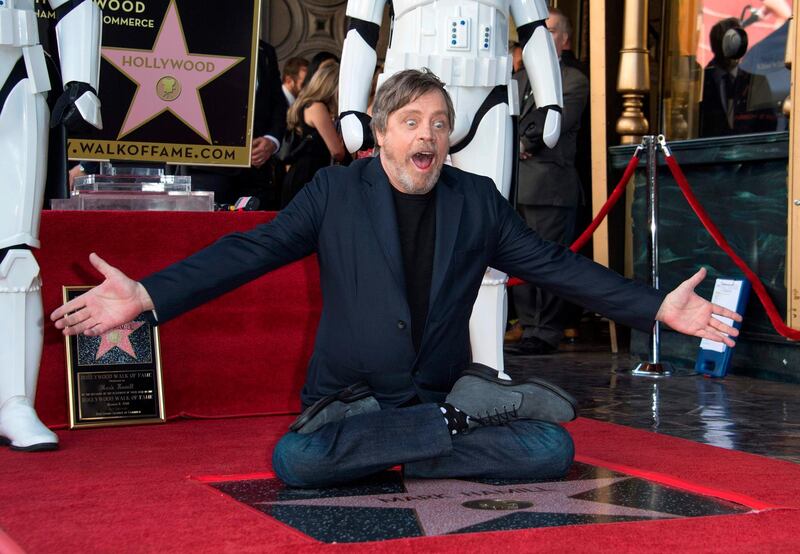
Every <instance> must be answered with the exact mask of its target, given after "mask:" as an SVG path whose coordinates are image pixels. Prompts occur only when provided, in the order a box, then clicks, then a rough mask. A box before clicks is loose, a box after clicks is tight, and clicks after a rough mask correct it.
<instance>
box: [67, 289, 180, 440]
mask: <svg viewBox="0 0 800 554" xmlns="http://www.w3.org/2000/svg"><path fill="white" fill-rule="evenodd" d="M90 288H91V287H85V286H81V287H76V286H71V287H64V301H65V302H68V301H70V300H72V299H74V298H77V297H78V296H80V295H81V294H83V293H84V292H86V291H87V290H89V289H90ZM66 347H67V384H68V399H67V402H68V404H69V421H70V428H72V429H75V428H79V427H100V426H107V425H133V424H139V423H157V422H164V421H165V415H164V414H165V412H164V391H163V386H162V377H161V356H160V351H159V343H158V330H157V329H156V328H155V327H154V326H153V325H151V324H150V323H149V322H148V321H147V320H146V319H145V318H144V317H143V316H142V315H140V316H139V317H137V318H136V319H135V320H133V321H131V322H129V323H126V324H124V325H121V326H119V327H117V328H115V329H112V330H110V331H108V332H107V333H105V334H104V335H101V336H97V337H87V336H85V335H77V336H70V337H66Z"/></svg>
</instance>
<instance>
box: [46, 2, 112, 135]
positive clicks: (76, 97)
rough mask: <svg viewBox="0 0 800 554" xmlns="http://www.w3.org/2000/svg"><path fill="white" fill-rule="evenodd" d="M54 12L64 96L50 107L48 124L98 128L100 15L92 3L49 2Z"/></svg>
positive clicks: (100, 122)
mask: <svg viewBox="0 0 800 554" xmlns="http://www.w3.org/2000/svg"><path fill="white" fill-rule="evenodd" d="M50 6H51V7H52V8H53V9H54V10H55V11H56V20H57V22H56V38H57V40H58V57H59V59H60V60H61V76H62V81H63V83H64V93H63V94H62V96H61V97H60V98H59V99H58V101H57V102H56V105H55V107H54V108H53V114H52V119H51V125H52V126H55V125H58V124H59V123H64V124H65V125H67V127H71V128H75V127H76V126H79V125H80V124H81V122H82V121H85V122H86V123H89V124H90V125H92V126H93V127H97V128H98V129H101V128H102V127H103V122H102V119H101V116H100V100H99V99H98V98H97V91H98V87H99V81H100V39H101V32H102V13H101V10H100V8H99V7H98V6H97V4H95V3H94V2H93V1H92V0H50Z"/></svg>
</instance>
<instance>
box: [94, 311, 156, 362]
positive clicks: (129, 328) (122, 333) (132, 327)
mask: <svg viewBox="0 0 800 554" xmlns="http://www.w3.org/2000/svg"><path fill="white" fill-rule="evenodd" d="M142 325H144V321H132V322H130V323H123V324H122V325H120V326H119V327H115V328H114V329H111V330H110V331H108V332H107V333H105V334H103V335H100V346H98V347H97V354H95V357H94V359H95V361H97V360H99V359H100V358H102V357H103V356H104V355H105V354H107V353H108V352H109V351H110V350H111V349H112V348H119V349H120V350H122V351H123V352H125V353H126V354H128V355H129V356H130V357H131V358H133V359H134V360H135V359H136V352H135V351H134V349H133V345H132V344H131V338H130V337H131V333H133V332H134V331H136V330H137V329H138V328H139V327H141V326H142Z"/></svg>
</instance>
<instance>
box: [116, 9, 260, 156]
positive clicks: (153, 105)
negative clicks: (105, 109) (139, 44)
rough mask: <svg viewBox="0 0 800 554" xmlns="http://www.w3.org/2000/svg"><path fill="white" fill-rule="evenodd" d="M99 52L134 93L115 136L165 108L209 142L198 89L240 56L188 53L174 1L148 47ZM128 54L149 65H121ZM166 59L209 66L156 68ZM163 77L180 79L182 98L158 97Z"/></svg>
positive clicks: (122, 134) (138, 125)
mask: <svg viewBox="0 0 800 554" xmlns="http://www.w3.org/2000/svg"><path fill="white" fill-rule="evenodd" d="M102 53H103V57H104V58H105V59H106V60H107V61H108V62H109V63H111V65H113V66H114V67H116V68H117V69H118V70H119V71H120V72H121V73H123V74H124V75H125V76H126V77H128V78H129V79H130V80H131V81H133V82H134V83H136V93H135V94H134V96H133V100H132V101H131V105H130V107H129V108H128V113H127V114H126V115H125V120H124V121H123V123H122V128H121V129H120V132H119V135H118V137H117V138H118V139H119V138H122V137H123V136H125V135H127V134H129V133H131V132H133V131H134V130H136V129H138V128H139V127H141V126H142V125H144V124H145V123H147V122H149V121H150V120H152V119H153V118H155V117H156V116H158V115H159V114H161V113H163V112H165V111H168V112H170V113H172V114H173V115H174V116H175V117H177V118H178V119H179V120H181V121H182V122H183V123H185V124H186V125H187V126H188V127H190V128H191V129H192V130H193V131H195V132H196V133H197V134H198V135H200V136H201V137H203V138H204V139H205V140H206V141H207V142H209V143H211V138H210V136H209V132H208V124H207V122H206V116H205V112H204V110H203V103H202V101H201V100H200V89H201V88H202V87H203V86H204V85H206V84H208V83H209V82H211V81H213V80H214V79H216V78H217V77H219V76H220V75H221V74H222V73H224V72H226V71H227V70H229V69H230V68H231V67H233V66H234V65H236V64H237V63H239V62H240V61H242V60H243V59H244V58H241V57H233V56H213V55H212V56H208V55H201V54H190V53H189V51H188V48H187V46H186V36H185V35H184V32H183V25H182V23H181V19H180V15H179V14H178V8H177V6H176V5H175V0H171V1H170V3H169V6H168V7H167V13H166V15H165V16H164V20H163V21H162V23H161V28H160V29H159V30H158V35H157V36H156V40H155V43H154V44H153V48H152V49H151V50H136V49H132V48H112V47H106V48H103V49H102ZM132 56H137V57H141V58H143V59H144V60H146V61H147V62H148V63H147V64H145V65H150V67H145V66H143V67H134V66H133V65H130V64H128V65H123V63H124V62H123V60H124V58H125V57H129V58H130V57H132ZM170 60H182V61H184V62H186V61H190V62H192V64H193V65H194V66H195V67H196V66H197V64H198V63H200V64H203V65H204V67H205V68H208V67H209V66H208V64H212V66H213V69H212V70H208V71H197V70H186V69H185V67H184V65H183V64H181V67H176V66H173V65H172V64H171V63H168V65H169V67H159V65H163V64H164V62H169V61H170ZM154 66H155V67H154ZM163 77H173V78H175V79H176V80H177V81H178V82H180V84H181V89H182V91H181V94H180V96H181V97H182V98H180V99H179V100H178V101H167V100H163V99H162V98H160V97H159V96H158V93H157V92H156V86H157V84H158V81H159V79H161V78H163Z"/></svg>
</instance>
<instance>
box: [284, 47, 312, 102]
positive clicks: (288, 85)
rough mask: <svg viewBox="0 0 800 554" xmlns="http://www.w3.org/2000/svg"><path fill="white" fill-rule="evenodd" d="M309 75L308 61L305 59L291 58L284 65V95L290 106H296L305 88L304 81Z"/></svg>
mask: <svg viewBox="0 0 800 554" xmlns="http://www.w3.org/2000/svg"><path fill="white" fill-rule="evenodd" d="M307 73H308V60H307V59H305V58H299V57H294V58H289V59H288V60H286V63H285V64H284V65H283V85H282V87H281V88H283V95H284V96H285V97H286V103H287V105H288V106H291V105H292V104H294V101H295V99H296V98H297V95H298V94H300V89H302V88H303V81H305V79H306V74H307Z"/></svg>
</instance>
